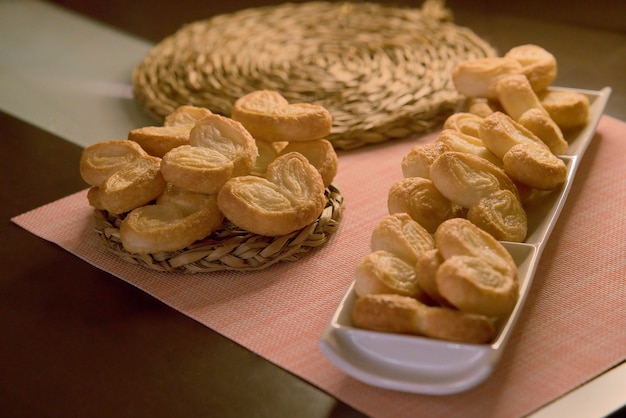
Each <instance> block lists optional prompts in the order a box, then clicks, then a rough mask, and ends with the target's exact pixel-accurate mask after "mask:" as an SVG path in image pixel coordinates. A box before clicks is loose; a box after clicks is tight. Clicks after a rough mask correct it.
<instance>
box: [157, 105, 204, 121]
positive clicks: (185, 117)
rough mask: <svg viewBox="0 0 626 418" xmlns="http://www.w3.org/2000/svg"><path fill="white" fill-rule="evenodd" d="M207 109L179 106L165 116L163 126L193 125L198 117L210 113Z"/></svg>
mask: <svg viewBox="0 0 626 418" xmlns="http://www.w3.org/2000/svg"><path fill="white" fill-rule="evenodd" d="M212 113H213V112H211V111H210V110H209V109H207V108H204V107H197V106H189V105H185V106H179V107H178V108H176V110H174V111H173V112H172V113H170V114H169V115H167V116H166V117H165V121H164V122H163V126H178V125H195V123H196V122H197V121H199V120H200V119H202V118H204V117H206V116H209V115H210V114H212Z"/></svg>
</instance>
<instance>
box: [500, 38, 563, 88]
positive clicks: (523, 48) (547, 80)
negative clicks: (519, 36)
mask: <svg viewBox="0 0 626 418" xmlns="http://www.w3.org/2000/svg"><path fill="white" fill-rule="evenodd" d="M504 58H511V59H514V60H516V61H517V62H519V63H520V64H521V65H522V71H521V73H522V74H523V75H525V76H526V77H527V78H528V80H529V81H530V84H531V85H532V87H533V90H534V91H537V92H539V91H542V90H545V89H547V88H548V87H549V86H550V85H551V84H552V82H554V80H555V79H556V75H557V61H556V58H555V57H554V55H552V54H551V53H550V52H548V51H547V50H545V49H544V48H542V47H540V46H539V45H533V44H526V45H519V46H516V47H513V48H511V49H510V50H508V51H507V52H506V53H505V54H504Z"/></svg>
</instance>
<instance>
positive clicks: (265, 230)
mask: <svg viewBox="0 0 626 418" xmlns="http://www.w3.org/2000/svg"><path fill="white" fill-rule="evenodd" d="M324 190H325V188H324V183H323V181H322V177H321V175H320V174H319V172H318V171H317V170H316V169H315V167H313V166H312V165H311V164H310V163H309V162H308V160H307V159H306V158H305V157H304V156H302V155H301V154H299V153H296V152H290V153H287V154H285V155H281V156H280V157H278V158H276V160H274V161H273V162H272V163H271V164H270V165H269V166H268V168H267V172H266V176H265V178H260V177H256V176H241V177H233V178H231V179H230V180H228V181H227V182H226V183H225V184H224V186H223V187H222V188H221V190H220V191H219V193H218V195H217V204H218V207H219V208H220V210H221V211H222V213H223V214H224V216H225V217H226V218H228V219H229V220H230V221H231V222H232V223H233V224H235V225H237V226H238V227H240V228H242V229H245V230H246V231H249V232H252V233H255V234H258V235H264V236H279V235H286V234H289V233H290V232H293V231H296V230H298V229H301V228H303V227H305V226H306V225H309V224H310V223H312V222H313V221H315V219H317V217H318V216H319V215H320V213H321V212H322V210H323V209H324V206H325V205H326V197H325V196H324Z"/></svg>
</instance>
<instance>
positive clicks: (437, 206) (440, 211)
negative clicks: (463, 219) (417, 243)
mask: <svg viewBox="0 0 626 418" xmlns="http://www.w3.org/2000/svg"><path fill="white" fill-rule="evenodd" d="M387 209H388V212H389V213H390V214H398V213H406V214H408V215H409V216H410V217H411V218H412V219H413V220H414V221H416V222H417V223H419V224H420V225H421V226H422V227H424V228H425V229H426V230H427V231H428V232H429V233H431V234H432V233H434V232H435V230H436V229H437V227H438V226H439V224H441V222H443V221H445V220H446V219H450V218H453V217H455V216H458V209H457V207H456V205H454V204H453V203H452V202H451V201H450V200H449V199H448V198H446V197H445V196H444V195H443V194H441V192H440V191H439V190H438V189H437V188H436V187H435V185H434V183H433V182H432V180H430V179H425V178H423V177H408V178H405V179H402V180H399V181H397V182H395V183H394V184H393V185H392V186H391V187H390V188H389V192H388V194H387Z"/></svg>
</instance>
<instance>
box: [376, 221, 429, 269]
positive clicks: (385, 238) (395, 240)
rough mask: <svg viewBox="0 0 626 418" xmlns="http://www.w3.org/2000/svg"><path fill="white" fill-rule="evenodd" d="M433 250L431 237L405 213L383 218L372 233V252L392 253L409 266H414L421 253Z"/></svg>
mask: <svg viewBox="0 0 626 418" xmlns="http://www.w3.org/2000/svg"><path fill="white" fill-rule="evenodd" d="M433 248H435V242H434V240H433V237H432V236H431V235H430V234H429V233H428V231H427V230H426V229H425V228H424V227H423V226H421V225H420V224H419V223H417V222H415V221H414V220H413V219H412V218H411V217H410V216H409V215H408V214H406V213H396V214H393V215H388V216H385V217H384V218H383V219H382V220H381V221H380V222H379V223H378V224H377V225H376V227H375V228H374V230H373V231H372V236H371V249H372V251H379V250H384V251H387V252H390V253H393V254H395V255H397V256H398V257H400V258H402V259H403V260H405V261H406V262H408V263H409V264H414V263H415V262H416V261H417V258H418V257H419V255H420V254H421V253H422V252H424V251H427V250H430V249H433Z"/></svg>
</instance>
